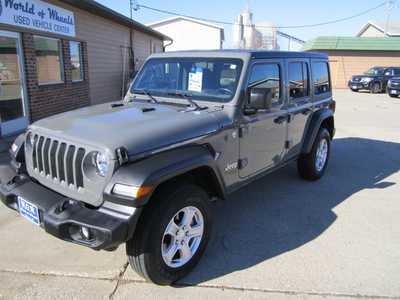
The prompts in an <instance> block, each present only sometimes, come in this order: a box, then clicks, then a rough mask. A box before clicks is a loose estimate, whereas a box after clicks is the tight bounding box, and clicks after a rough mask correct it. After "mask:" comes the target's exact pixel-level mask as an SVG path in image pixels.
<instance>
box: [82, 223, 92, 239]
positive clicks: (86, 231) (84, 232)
mask: <svg viewBox="0 0 400 300" xmlns="http://www.w3.org/2000/svg"><path fill="white" fill-rule="evenodd" d="M81 236H82V238H84V239H85V240H87V241H90V240H91V239H92V233H91V231H90V229H89V228H87V227H83V226H82V227H81Z"/></svg>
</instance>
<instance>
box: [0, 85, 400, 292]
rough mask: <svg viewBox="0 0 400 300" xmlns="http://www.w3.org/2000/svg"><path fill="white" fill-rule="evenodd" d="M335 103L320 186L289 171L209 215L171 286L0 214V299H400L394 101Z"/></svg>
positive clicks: (343, 94)
mask: <svg viewBox="0 0 400 300" xmlns="http://www.w3.org/2000/svg"><path fill="white" fill-rule="evenodd" d="M335 99H336V100H337V114H336V127H337V136H336V139H335V141H334V144H333V153H332V157H331V161H330V166H329V169H328V170H327V174H326V177H324V178H323V179H322V180H321V181H319V182H317V183H309V182H305V181H302V180H301V179H299V178H298V176H297V173H296V168H295V166H294V165H292V166H288V167H286V168H285V169H282V170H280V171H278V172H277V173H274V174H271V175H268V176H267V177H265V178H263V179H261V180H259V181H257V182H255V183H254V184H251V185H249V186H248V187H246V188H244V189H243V190H241V191H239V192H237V193H235V194H234V195H232V196H231V197H230V199H229V201H226V202H222V203H218V204H216V207H215V208H216V212H215V218H216V220H215V221H216V222H215V225H216V226H215V230H214V236H213V239H212V241H211V244H210V246H209V248H208V250H207V252H206V254H205V256H204V258H203V259H202V261H201V262H200V264H199V266H198V267H197V269H196V270H195V271H194V272H193V273H192V274H191V275H190V276H189V277H188V278H186V279H185V280H184V281H183V282H180V283H179V285H178V286H177V287H157V286H154V285H151V284H148V283H145V282H144V281H143V280H142V279H140V278H139V277H138V276H137V275H135V274H134V273H133V271H131V269H130V267H127V262H126V258H125V253H124V252H125V250H124V247H120V249H119V250H118V251H116V252H113V253H108V252H94V251H91V250H88V249H85V248H81V247H79V246H75V245H71V244H68V243H65V242H62V241H58V240H56V239H54V238H52V237H49V236H48V235H46V234H44V233H43V232H42V231H41V230H40V229H39V228H36V227H34V226H32V225H30V224H29V223H28V222H27V221H25V220H23V219H22V218H20V217H19V216H18V215H17V214H16V213H14V212H11V211H9V210H8V209H6V208H5V207H4V206H3V205H2V204H0V298H4V299H9V298H18V299H29V298H34V299H36V298H37V299H39V298H40V299H54V298H58V299H71V298H79V299H101V298H109V297H112V298H115V299H127V298H132V299H164V298H165V299H169V298H171V299H172V298H173V299H188V298H191V299H216V298H221V299H239V298H240V299H248V298H250V299H258V298H261V299H267V298H268V299H298V298H300V299H356V298H358V299H400V218H399V215H400V196H399V195H400V185H399V184H400V173H399V169H400V121H399V120H400V117H399V116H400V98H399V99H392V98H389V97H388V96H387V95H372V94H368V93H351V92H349V91H336V92H335Z"/></svg>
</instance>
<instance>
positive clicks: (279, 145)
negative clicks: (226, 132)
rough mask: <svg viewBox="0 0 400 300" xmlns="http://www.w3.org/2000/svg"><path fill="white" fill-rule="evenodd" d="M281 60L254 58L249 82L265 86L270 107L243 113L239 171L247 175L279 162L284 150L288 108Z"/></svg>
mask: <svg viewBox="0 0 400 300" xmlns="http://www.w3.org/2000/svg"><path fill="white" fill-rule="evenodd" d="M283 66H284V62H283V61H282V60H268V61H261V62H255V63H253V65H252V66H251V68H250V70H251V71H250V75H249V78H248V86H249V85H252V86H254V85H255V84H257V82H262V83H261V84H260V85H257V86H256V87H257V89H265V92H266V94H267V95H268V98H269V99H268V101H267V102H268V103H269V106H270V107H269V108H267V107H266V108H265V109H258V110H257V112H256V113H255V114H253V115H248V116H246V115H244V116H243V121H242V124H241V139H240V162H241V163H240V171H239V176H240V177H241V178H246V177H248V176H250V175H255V174H257V173H260V172H262V171H264V170H267V169H269V168H272V167H274V166H276V165H278V164H279V163H280V162H281V161H282V157H283V155H284V153H285V142H286V140H287V130H288V111H287V110H286V109H285V103H284V99H285V97H284V95H285V93H284V89H283V86H284V84H283V82H284V80H283V78H284V75H283Z"/></svg>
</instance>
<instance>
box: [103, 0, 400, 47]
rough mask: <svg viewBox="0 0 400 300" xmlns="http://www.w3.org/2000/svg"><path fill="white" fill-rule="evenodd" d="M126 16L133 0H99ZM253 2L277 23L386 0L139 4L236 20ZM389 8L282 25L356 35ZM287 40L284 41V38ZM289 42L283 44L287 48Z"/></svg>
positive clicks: (307, 34)
mask: <svg viewBox="0 0 400 300" xmlns="http://www.w3.org/2000/svg"><path fill="white" fill-rule="evenodd" d="M96 1H97V2H99V3H101V4H103V5H105V6H107V7H109V8H112V9H114V10H116V11H118V12H120V13H122V14H124V15H126V16H129V15H130V10H129V0H96ZM248 2H249V5H250V9H251V10H252V12H253V15H254V17H253V18H254V21H255V23H257V22H262V21H271V22H273V23H274V24H276V25H277V26H292V25H304V24H315V23H321V22H326V21H331V20H336V19H340V18H345V17H348V16H352V15H355V14H357V13H360V12H362V11H365V10H367V9H369V8H371V7H375V6H378V5H379V4H381V3H383V2H384V0H335V1H326V0H325V1H324V0H303V1H271V0H250V1H246V0H218V1H216V0H201V1H189V0H187V1H178V0H168V1H165V0H145V1H141V0H138V3H139V4H142V5H146V6H150V7H154V8H159V9H163V10H168V11H173V12H177V13H180V14H186V15H190V16H195V17H201V18H207V19H217V20H221V21H227V22H233V21H234V19H235V18H236V17H237V15H238V14H239V13H240V12H241V11H243V10H244V9H245V8H246V6H247V3H248ZM387 12H388V10H387V9H386V7H381V8H379V9H377V10H375V11H373V12H370V13H368V14H366V15H363V16H360V17H357V18H355V19H352V20H349V21H345V22H341V23H337V24H332V25H326V26H320V27H315V28H305V29H304V28H303V29H281V31H283V32H285V33H288V34H291V35H293V36H296V37H298V38H300V39H302V40H305V41H307V40H309V39H312V38H315V37H318V36H332V35H335V36H336V35H341V36H354V35H356V34H357V33H358V31H359V30H360V29H361V28H362V27H363V26H364V25H365V24H366V23H367V22H368V21H370V20H386V18H387ZM133 16H134V19H135V20H136V21H139V22H141V23H144V24H148V23H151V22H155V21H158V20H162V19H166V18H169V17H171V16H170V15H166V14H162V13H156V12H153V11H150V10H147V9H145V8H140V9H139V10H138V11H135V12H134V14H133ZM390 20H392V21H393V20H397V21H400V0H398V1H397V3H396V4H395V7H394V8H393V10H392V11H391V15H390ZM224 28H225V40H226V41H225V43H224V47H225V48H229V47H231V45H232V27H231V26H229V25H227V26H224ZM281 44H284V41H283V40H282V41H281ZM285 46H286V45H281V47H282V48H284V47H285Z"/></svg>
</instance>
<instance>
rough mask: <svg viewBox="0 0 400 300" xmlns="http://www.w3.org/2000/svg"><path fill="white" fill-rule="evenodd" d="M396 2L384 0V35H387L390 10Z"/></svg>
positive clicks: (394, 0)
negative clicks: (385, 0)
mask: <svg viewBox="0 0 400 300" xmlns="http://www.w3.org/2000/svg"><path fill="white" fill-rule="evenodd" d="M395 4H396V0H388V1H387V2H386V24H385V32H384V34H385V37H386V36H387V33H388V30H389V23H390V15H391V13H392V10H393V9H394V7H395Z"/></svg>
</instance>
